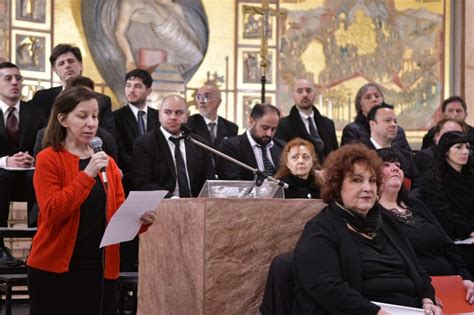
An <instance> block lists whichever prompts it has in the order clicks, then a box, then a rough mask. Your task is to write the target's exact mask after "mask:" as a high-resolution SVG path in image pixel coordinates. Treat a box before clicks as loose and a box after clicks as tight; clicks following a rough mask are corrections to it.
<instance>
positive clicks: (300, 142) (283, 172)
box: [273, 137, 319, 184]
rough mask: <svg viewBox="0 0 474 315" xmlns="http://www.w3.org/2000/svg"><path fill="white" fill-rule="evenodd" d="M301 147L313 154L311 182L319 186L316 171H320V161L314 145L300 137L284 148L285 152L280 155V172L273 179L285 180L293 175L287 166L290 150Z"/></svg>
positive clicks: (310, 173)
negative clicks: (284, 178)
mask: <svg viewBox="0 0 474 315" xmlns="http://www.w3.org/2000/svg"><path fill="white" fill-rule="evenodd" d="M299 146H305V147H307V148H308V150H309V151H310V152H311V157H312V158H313V167H312V168H311V170H310V172H309V178H311V180H312V181H313V182H314V183H315V184H318V178H317V177H316V176H315V174H316V171H317V170H318V169H319V160H318V155H317V154H316V151H315V150H314V145H313V144H312V143H311V142H309V141H307V140H304V139H301V138H298V137H296V138H294V139H292V140H291V141H289V142H287V143H286V145H285V147H284V148H283V151H282V152H281V154H280V167H279V168H278V171H277V172H276V174H275V176H273V177H275V178H283V177H286V176H288V175H290V174H291V171H290V169H289V168H288V166H286V164H287V163H288V153H290V150H291V149H292V148H294V147H299Z"/></svg>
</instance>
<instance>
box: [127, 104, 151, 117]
mask: <svg viewBox="0 0 474 315" xmlns="http://www.w3.org/2000/svg"><path fill="white" fill-rule="evenodd" d="M128 106H129V107H130V109H131V110H132V113H133V115H134V116H135V119H136V120H137V121H138V111H140V110H141V111H144V112H145V117H146V115H147V114H148V106H145V108H143V109H139V108H138V107H136V106H135V105H132V104H130V103H128ZM145 117H144V118H145Z"/></svg>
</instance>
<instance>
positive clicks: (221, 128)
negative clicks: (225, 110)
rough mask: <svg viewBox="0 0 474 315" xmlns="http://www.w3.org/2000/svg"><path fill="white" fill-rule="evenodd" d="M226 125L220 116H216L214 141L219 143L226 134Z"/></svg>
mask: <svg viewBox="0 0 474 315" xmlns="http://www.w3.org/2000/svg"><path fill="white" fill-rule="evenodd" d="M226 127H227V126H226V125H225V122H224V120H223V119H222V118H220V117H218V118H217V132H216V143H221V142H222V140H223V139H224V138H225V135H226V132H227V130H226Z"/></svg>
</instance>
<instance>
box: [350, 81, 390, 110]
mask: <svg viewBox="0 0 474 315" xmlns="http://www.w3.org/2000/svg"><path fill="white" fill-rule="evenodd" d="M370 87H374V88H376V89H377V91H378V92H379V94H380V96H382V99H383V100H385V97H384V95H383V92H382V89H381V88H380V86H378V85H377V84H375V83H373V82H369V83H366V84H364V85H362V86H361V87H360V89H359V90H358V91H357V94H356V97H355V102H354V103H355V109H356V112H357V114H359V113H360V112H362V104H361V103H360V101H361V99H362V97H363V96H364V95H365V93H367V91H368V90H369V88H370Z"/></svg>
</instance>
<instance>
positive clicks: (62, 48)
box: [49, 44, 82, 67]
mask: <svg viewBox="0 0 474 315" xmlns="http://www.w3.org/2000/svg"><path fill="white" fill-rule="evenodd" d="M68 52H70V53H72V54H73V55H74V57H76V59H77V60H78V61H79V62H80V63H82V54H81V50H80V49H79V47H76V46H72V45H71V44H58V45H56V46H55V47H54V48H53V52H52V53H51V56H49V62H50V63H51V66H53V67H54V65H55V63H56V59H58V57H59V56H61V55H63V54H66V53H68Z"/></svg>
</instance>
